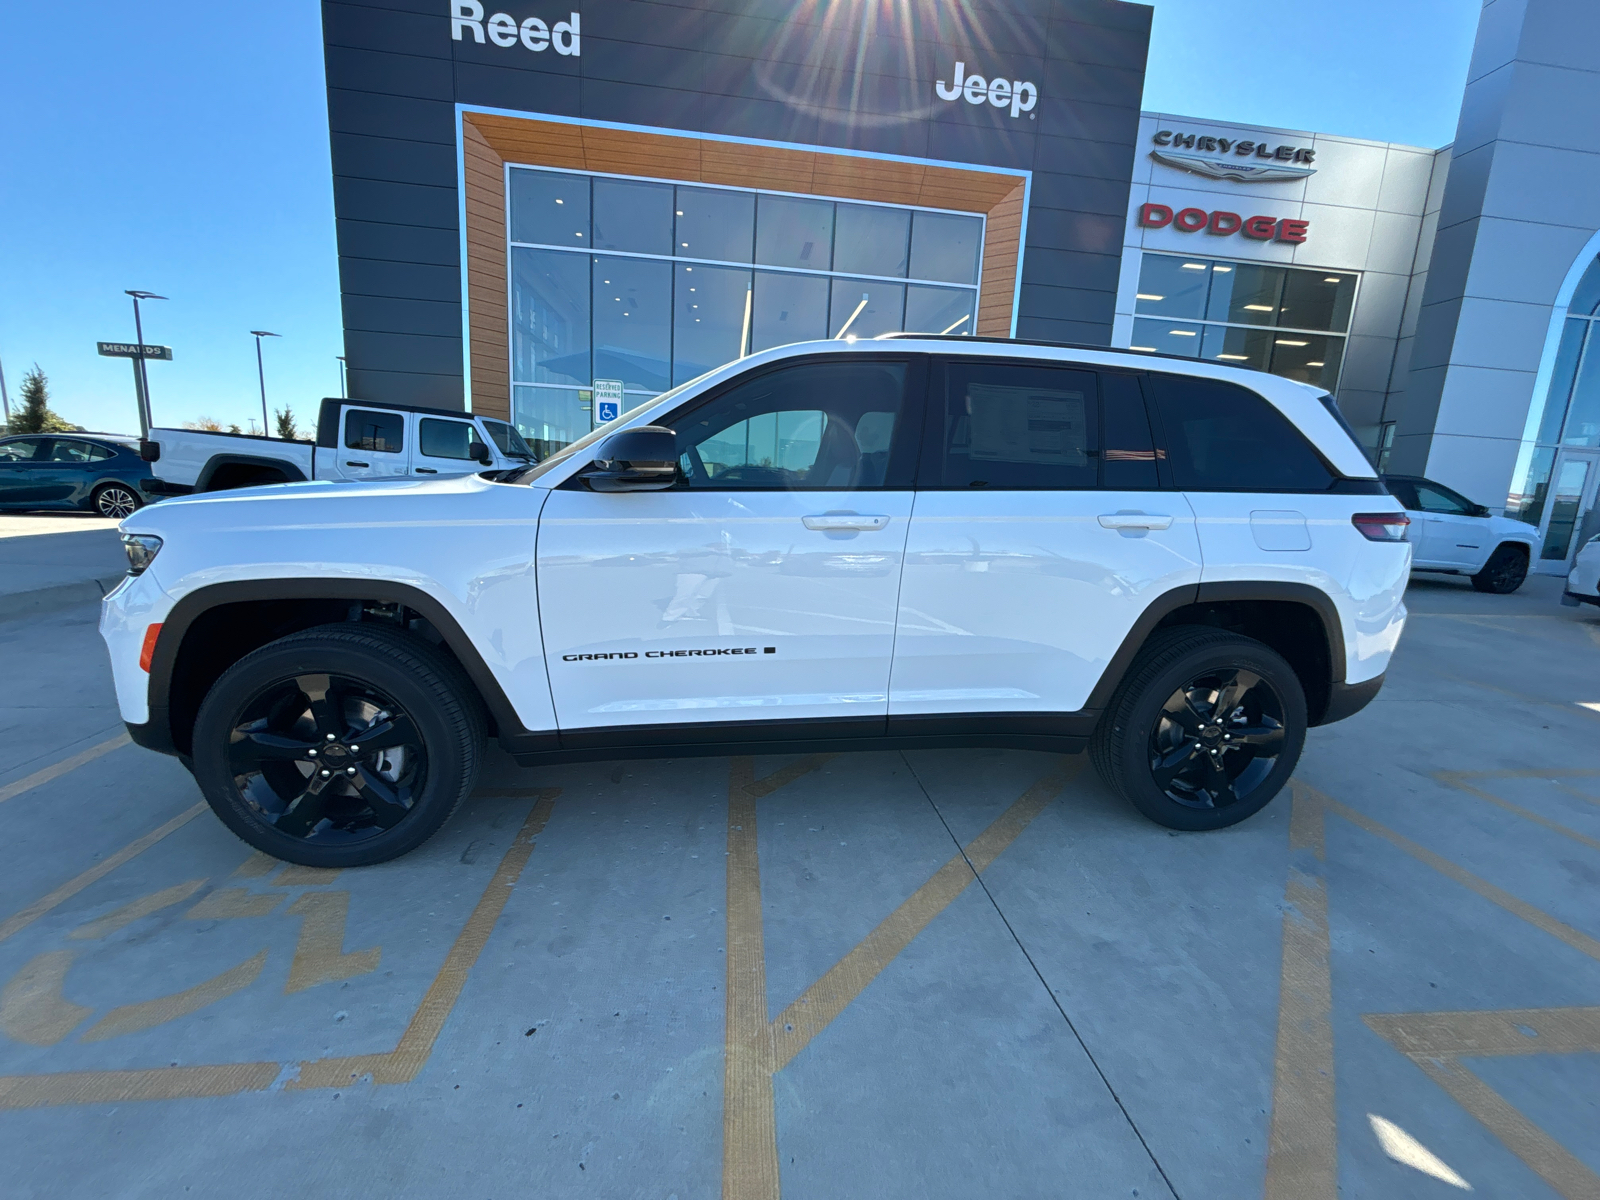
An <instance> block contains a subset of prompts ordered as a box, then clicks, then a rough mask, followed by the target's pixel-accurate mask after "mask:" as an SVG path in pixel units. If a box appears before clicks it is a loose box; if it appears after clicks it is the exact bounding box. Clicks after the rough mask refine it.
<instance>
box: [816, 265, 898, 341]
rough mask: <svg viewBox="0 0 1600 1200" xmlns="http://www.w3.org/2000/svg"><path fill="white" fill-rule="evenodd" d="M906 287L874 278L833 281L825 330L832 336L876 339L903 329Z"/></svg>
mask: <svg viewBox="0 0 1600 1200" xmlns="http://www.w3.org/2000/svg"><path fill="white" fill-rule="evenodd" d="M905 315H906V288H905V284H903V283H884V282H882V281H881V280H876V279H835V280H834V281H833V295H832V297H831V299H830V302H829V307H828V329H829V333H830V335H831V336H833V337H845V336H850V337H858V338H871V337H877V336H878V335H879V334H880V333H894V332H896V331H897V330H900V329H903V328H904V327H905Z"/></svg>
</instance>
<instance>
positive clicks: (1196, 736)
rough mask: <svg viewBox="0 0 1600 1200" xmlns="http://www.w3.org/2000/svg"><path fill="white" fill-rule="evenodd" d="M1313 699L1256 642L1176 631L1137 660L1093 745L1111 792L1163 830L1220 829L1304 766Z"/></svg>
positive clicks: (1203, 632)
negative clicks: (1308, 707)
mask: <svg viewBox="0 0 1600 1200" xmlns="http://www.w3.org/2000/svg"><path fill="white" fill-rule="evenodd" d="M1305 736H1306V702H1305V693H1304V691H1303V690H1302V689H1301V686H1300V680H1299V679H1298V678H1297V677H1296V676H1295V673H1294V671H1293V669H1292V668H1290V666H1289V664H1288V663H1286V662H1285V661H1284V660H1283V659H1282V658H1281V657H1280V656H1279V655H1278V654H1277V653H1275V652H1274V651H1273V650H1272V649H1270V648H1269V647H1267V646H1265V645H1263V644H1262V643H1260V642H1257V641H1254V640H1253V639H1251V638H1246V637H1239V636H1238V635H1236V634H1231V633H1223V632H1221V631H1216V630H1208V629H1198V628H1185V629H1173V630H1169V631H1167V632H1165V633H1162V634H1160V635H1158V636H1157V637H1156V638H1155V639H1152V641H1151V643H1150V645H1149V646H1147V647H1146V649H1145V650H1144V652H1143V653H1142V654H1141V655H1140V656H1139V658H1138V659H1136V660H1135V662H1134V664H1133V667H1132V668H1131V669H1130V670H1129V672H1128V676H1127V678H1126V679H1125V680H1124V681H1123V684H1122V686H1121V687H1120V688H1118V690H1117V694H1116V696H1115V697H1114V698H1113V699H1112V701H1111V705H1110V707H1109V708H1108V709H1107V710H1106V713H1105V715H1104V716H1103V717H1102V718H1101V721H1100V725H1099V727H1098V728H1097V729H1096V730H1095V734H1094V737H1093V739H1092V740H1091V742H1090V753H1091V755H1092V757H1093V759H1094V764H1095V767H1096V769H1097V770H1098V771H1099V773H1100V775H1101V777H1102V778H1103V779H1104V780H1105V781H1106V783H1107V784H1109V785H1110V786H1111V788H1112V789H1113V790H1114V791H1116V792H1118V793H1120V794H1121V795H1122V796H1123V797H1124V798H1125V799H1127V800H1128V801H1129V802H1130V803H1131V804H1132V805H1133V806H1134V807H1135V808H1137V809H1138V810H1139V811H1140V812H1142V813H1144V815H1145V816H1147V817H1149V818H1150V819H1151V820H1152V821H1154V822H1156V824H1158V825H1165V826H1166V827H1167V828H1169V829H1185V830H1202V829H1222V828H1224V827H1226V826H1229V825H1233V824H1236V823H1238V822H1239V821H1242V820H1244V819H1245V818H1246V817H1248V816H1251V815H1252V814H1254V813H1256V812H1259V811H1260V810H1261V809H1262V808H1264V807H1265V806H1266V805H1267V803H1268V802H1269V801H1270V800H1271V799H1272V798H1273V797H1274V796H1276V795H1277V794H1278V792H1279V791H1280V790H1281V789H1282V787H1283V785H1284V783H1286V782H1287V781H1288V778H1289V775H1290V773H1291V772H1292V771H1293V770H1294V767H1295V764H1296V763H1297V762H1298V761H1299V759H1300V751H1301V748H1302V747H1303V746H1304V745H1305Z"/></svg>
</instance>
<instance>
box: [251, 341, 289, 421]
mask: <svg viewBox="0 0 1600 1200" xmlns="http://www.w3.org/2000/svg"><path fill="white" fill-rule="evenodd" d="M250 336H251V337H253V338H255V339H256V378H257V379H258V380H260V381H261V435H262V436H263V437H266V436H268V434H267V428H268V425H267V372H266V369H265V368H264V367H262V365H261V339H262V338H264V337H282V336H283V334H281V333H268V332H267V331H266V330H265V329H252V330H251V331H250Z"/></svg>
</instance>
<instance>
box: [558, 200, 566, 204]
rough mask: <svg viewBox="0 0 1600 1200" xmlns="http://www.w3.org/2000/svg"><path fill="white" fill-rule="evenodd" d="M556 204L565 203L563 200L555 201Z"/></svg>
mask: <svg viewBox="0 0 1600 1200" xmlns="http://www.w3.org/2000/svg"><path fill="white" fill-rule="evenodd" d="M556 203H557V204H565V203H566V201H565V200H557V201H556Z"/></svg>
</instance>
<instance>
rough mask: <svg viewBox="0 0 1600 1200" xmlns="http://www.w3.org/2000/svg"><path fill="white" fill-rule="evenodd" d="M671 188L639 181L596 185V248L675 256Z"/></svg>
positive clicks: (666, 185)
mask: <svg viewBox="0 0 1600 1200" xmlns="http://www.w3.org/2000/svg"><path fill="white" fill-rule="evenodd" d="M672 221H673V216H672V185H671V184H669V183H643V182H641V181H639V180H637V179H596V180H595V181H594V248H595V249H596V250H631V251H634V252H635V253H638V254H671V253H672Z"/></svg>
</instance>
